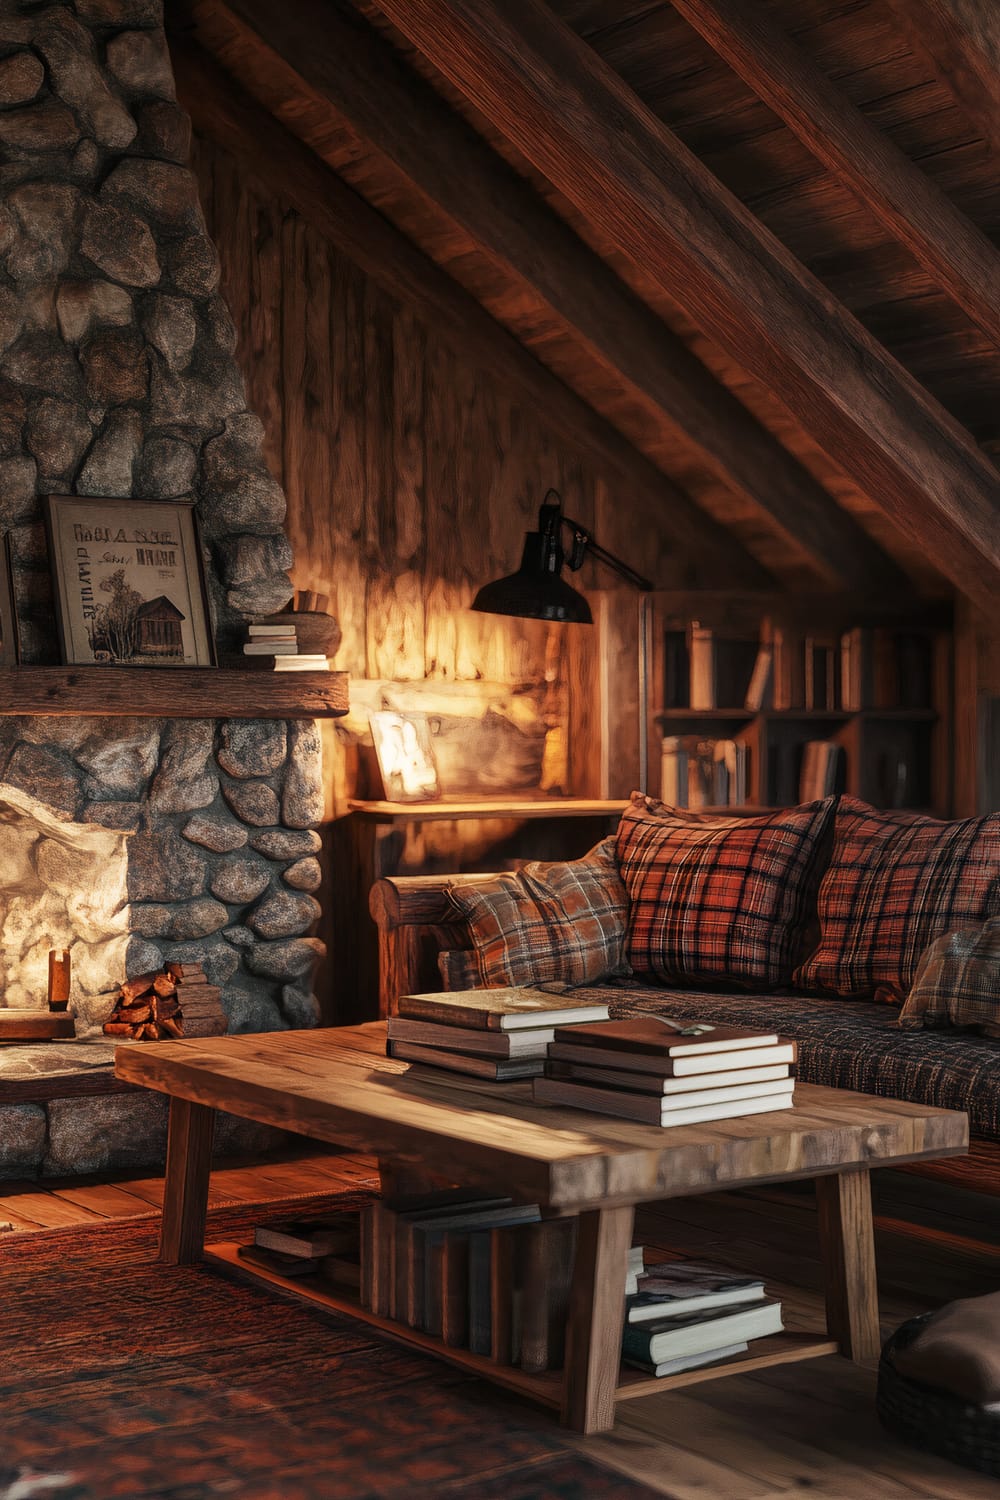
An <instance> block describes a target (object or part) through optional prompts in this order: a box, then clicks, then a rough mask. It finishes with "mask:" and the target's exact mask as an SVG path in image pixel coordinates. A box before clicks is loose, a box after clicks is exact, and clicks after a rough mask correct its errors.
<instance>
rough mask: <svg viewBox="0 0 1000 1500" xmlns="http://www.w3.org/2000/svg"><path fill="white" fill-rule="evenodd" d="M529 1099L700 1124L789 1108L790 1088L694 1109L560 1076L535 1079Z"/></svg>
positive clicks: (650, 1121) (652, 1121)
mask: <svg viewBox="0 0 1000 1500" xmlns="http://www.w3.org/2000/svg"><path fill="white" fill-rule="evenodd" d="M531 1088H532V1098H533V1099H534V1100H535V1102H536V1103H537V1104H564V1105H567V1104H568V1105H570V1106H571V1107H572V1108H573V1109H585V1110H592V1111H593V1112H594V1113H595V1114H599V1115H616V1116H617V1117H618V1118H619V1119H621V1120H636V1121H638V1122H640V1123H641V1124H645V1125H660V1126H663V1127H666V1126H670V1125H701V1124H703V1123H705V1122H706V1121H708V1120H735V1119H739V1118H740V1117H741V1116H742V1115H762V1114H769V1113H771V1112H772V1111H775V1112H776V1111H778V1110H782V1109H791V1107H792V1091H791V1088H790V1087H789V1088H788V1090H787V1092H786V1093H783V1094H770V1095H768V1096H767V1097H765V1098H763V1099H760V1098H758V1099H728V1100H727V1101H726V1102H725V1103H724V1104H701V1105H699V1106H698V1107H697V1108H688V1109H678V1108H674V1107H668V1108H664V1102H663V1100H662V1099H659V1098H657V1097H656V1096H655V1095H651V1094H632V1093H628V1092H627V1091H626V1090H625V1089H598V1088H588V1087H586V1085H582V1084H577V1083H570V1082H567V1081H564V1080H563V1079H561V1078H536V1079H534V1080H533V1082H532V1085H531Z"/></svg>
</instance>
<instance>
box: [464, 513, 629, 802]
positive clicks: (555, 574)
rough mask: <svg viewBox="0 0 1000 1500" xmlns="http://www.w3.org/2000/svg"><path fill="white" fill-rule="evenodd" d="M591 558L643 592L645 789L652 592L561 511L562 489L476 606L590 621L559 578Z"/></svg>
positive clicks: (543, 617) (491, 610)
mask: <svg viewBox="0 0 1000 1500" xmlns="http://www.w3.org/2000/svg"><path fill="white" fill-rule="evenodd" d="M563 527H565V528H566V529H567V531H568V532H569V551H568V552H567V551H566V549H565V548H564V546H563V541H562V529H563ZM587 557H593V558H594V559H595V560H596V561H597V562H601V563H604V564H605V565H606V566H607V567H609V568H612V569H613V570H614V571H615V572H616V573H617V574H618V575H619V577H621V578H624V579H625V581H626V583H630V584H631V585H632V587H633V588H634V589H638V590H639V593H640V594H641V596H642V597H641V599H640V603H639V789H640V791H643V792H644V791H646V783H647V780H648V777H649V754H648V745H647V734H648V718H649V618H648V616H649V609H648V606H649V600H648V599H647V597H646V596H647V595H648V594H650V593H651V592H652V590H653V587H654V586H653V584H652V583H650V581H649V579H648V578H643V576H642V574H641V573H637V572H636V571H635V569H634V568H630V567H629V565H628V563H625V562H622V560H621V558H620V557H615V556H614V554H613V553H611V552H607V551H605V549H604V548H603V547H601V546H599V545H598V543H597V542H595V541H594V538H593V536H592V535H591V534H590V532H589V531H588V530H587V528H586V527H585V526H581V525H580V523H579V522H578V521H572V520H570V518H569V517H568V516H564V515H563V511H562V497H561V496H560V494H559V492H558V490H547V491H546V493H545V498H544V499H543V500H542V504H541V508H540V510H539V512H538V530H537V531H529V532H528V533H527V535H526V536H525V539H524V551H523V553H522V555H521V566H520V567H519V568H518V570H517V572H516V573H509V574H508V575H507V577H506V578H497V579H496V580H495V581H494V582H493V583H487V584H484V585H483V587H482V588H481V589H480V590H479V593H478V594H477V595H476V597H475V599H473V601H472V608H473V609H477V610H480V611H481V612H482V613H484V614H490V615H517V616H519V617H520V618H522V619H529V620H554V621H558V622H561V623H564V624H569V625H572V624H576V625H592V624H593V616H592V615H591V612H590V605H589V604H588V603H587V601H586V599H585V598H584V597H583V595H582V594H580V593H578V592H577V590H576V589H574V588H571V587H570V585H569V584H568V583H566V582H564V580H563V579H562V578H561V577H560V573H561V572H562V569H563V566H564V564H565V565H566V566H568V567H569V568H570V569H571V570H572V571H573V572H576V571H577V570H578V569H579V568H581V567H582V566H583V563H584V561H585V559H586V558H587Z"/></svg>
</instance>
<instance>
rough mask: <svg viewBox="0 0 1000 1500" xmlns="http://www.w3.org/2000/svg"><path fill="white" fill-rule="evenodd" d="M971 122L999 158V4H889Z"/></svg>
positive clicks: (949, 0)
mask: <svg viewBox="0 0 1000 1500" xmlns="http://www.w3.org/2000/svg"><path fill="white" fill-rule="evenodd" d="M889 3H890V5H891V6H892V8H893V10H894V11H895V13H896V16H897V17H898V19H899V21H900V23H901V25H902V28H903V30H904V32H905V34H906V36H907V38H908V39H909V41H910V43H911V45H912V46H913V48H914V51H919V52H922V53H923V54H924V56H925V57H927V58H928V59H929V61H930V64H931V66H932V67H933V68H934V70H935V72H936V73H937V75H938V78H939V79H940V80H941V82H942V83H943V84H944V86H945V88H946V89H948V90H949V91H950V92H951V93H952V94H954V96H955V98H956V99H957V100H958V102H959V104H960V105H961V106H962V107H963V109H964V110H965V113H966V115H967V117H968V119H969V120H970V121H971V123H972V124H973V125H974V126H975V127H976V129H977V130H981V131H982V133H983V135H984V137H985V139H986V140H987V142H988V143H989V145H990V147H991V149H992V150H993V151H994V152H995V153H996V154H998V155H1000V5H997V0H889Z"/></svg>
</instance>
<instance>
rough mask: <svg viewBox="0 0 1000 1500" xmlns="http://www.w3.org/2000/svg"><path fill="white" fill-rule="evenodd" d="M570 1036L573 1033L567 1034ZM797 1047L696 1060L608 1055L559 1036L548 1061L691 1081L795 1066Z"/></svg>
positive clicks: (783, 1045)
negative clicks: (711, 1075) (747, 1070)
mask: <svg viewBox="0 0 1000 1500" xmlns="http://www.w3.org/2000/svg"><path fill="white" fill-rule="evenodd" d="M564 1035H565V1036H571V1035H572V1032H568V1031H567V1032H564ZM796 1053H797V1049H796V1045H795V1043H794V1042H792V1041H787V1040H783V1041H781V1042H779V1043H778V1045H777V1046H773V1047H750V1048H748V1049H747V1051H745V1052H718V1053H715V1054H714V1055H712V1054H706V1055H699V1056H695V1057H670V1058H663V1057H657V1056H655V1055H652V1054H643V1053H641V1052H622V1051H620V1050H616V1051H612V1050H611V1048H608V1049H607V1050H606V1051H605V1050H604V1048H602V1047H580V1046H577V1044H576V1043H575V1042H570V1041H565V1042H564V1041H560V1040H559V1036H558V1032H557V1034H556V1039H555V1041H553V1042H551V1043H550V1044H549V1054H548V1055H549V1057H553V1058H558V1059H559V1060H560V1062H572V1063H583V1064H584V1066H590V1065H591V1064H598V1063H599V1064H601V1065H602V1066H607V1067H615V1068H622V1069H624V1070H625V1071H627V1072H636V1073H654V1074H656V1075H658V1076H660V1077H664V1078H692V1077H697V1076H699V1075H701V1074H705V1073H725V1072H728V1071H731V1070H733V1069H743V1068H766V1067H770V1066H772V1065H775V1064H780V1063H785V1064H788V1063H793V1062H794V1061H795V1058H796Z"/></svg>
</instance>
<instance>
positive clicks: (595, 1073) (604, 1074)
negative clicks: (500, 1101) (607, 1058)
mask: <svg viewBox="0 0 1000 1500" xmlns="http://www.w3.org/2000/svg"><path fill="white" fill-rule="evenodd" d="M560 1050H564V1049H560ZM581 1051H582V1049H581ZM545 1072H546V1075H547V1076H548V1077H549V1078H572V1079H574V1080H575V1081H576V1082H577V1083H596V1084H598V1085H601V1084H609V1085H610V1086H611V1087H612V1088H617V1089H631V1090H632V1091H633V1092H634V1093H639V1094H662V1095H664V1096H665V1097H666V1096H668V1095H669V1096H673V1095H675V1094H679V1095H681V1096H684V1097H686V1096H687V1095H689V1094H691V1093H694V1092H695V1091H698V1092H707V1091H708V1090H711V1091H712V1092H713V1094H714V1095H716V1096H717V1097H718V1098H719V1099H723V1098H725V1097H726V1093H727V1091H728V1090H730V1089H736V1088H741V1087H743V1086H746V1085H754V1084H759V1083H779V1084H780V1083H782V1082H784V1080H786V1079H788V1078H790V1077H791V1065H790V1064H789V1063H772V1064H770V1065H769V1066H767V1067H764V1068H732V1069H727V1070H726V1072H725V1073H701V1074H698V1075H696V1076H695V1077H693V1078H692V1077H684V1076H681V1077H680V1078H675V1077H674V1076H673V1074H672V1073H669V1074H667V1073H664V1072H663V1071H662V1070H661V1069H660V1068H659V1067H658V1068H657V1070H656V1071H655V1072H653V1073H640V1072H638V1071H636V1070H634V1069H633V1070H631V1071H628V1070H626V1069H625V1068H612V1067H608V1066H606V1065H604V1064H601V1065H596V1066H595V1064H593V1063H589V1062H564V1061H561V1060H560V1058H559V1057H557V1056H556V1053H555V1049H554V1048H553V1049H552V1050H551V1051H550V1055H549V1057H548V1060H547V1065H546V1068H545ZM786 1087H789V1088H790V1087H791V1085H790V1084H786Z"/></svg>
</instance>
